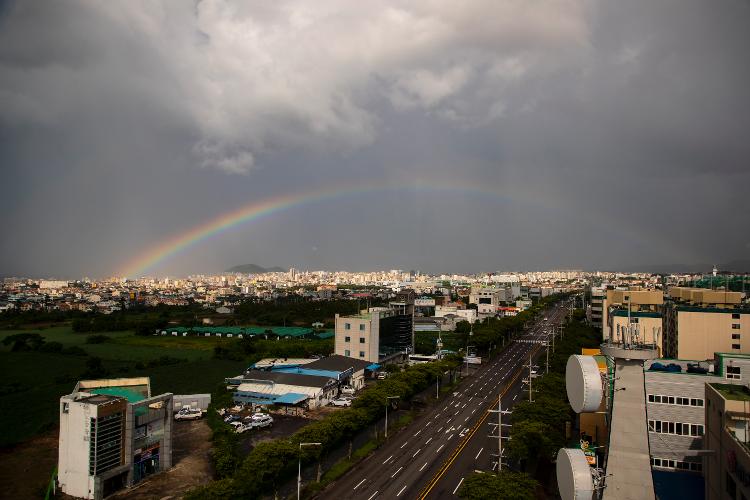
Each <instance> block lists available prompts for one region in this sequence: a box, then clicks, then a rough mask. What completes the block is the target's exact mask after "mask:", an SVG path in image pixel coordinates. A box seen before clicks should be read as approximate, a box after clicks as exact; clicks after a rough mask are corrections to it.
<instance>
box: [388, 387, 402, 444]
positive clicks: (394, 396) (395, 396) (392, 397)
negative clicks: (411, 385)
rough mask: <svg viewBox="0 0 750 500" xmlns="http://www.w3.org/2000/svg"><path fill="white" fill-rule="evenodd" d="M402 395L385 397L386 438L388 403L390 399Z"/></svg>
mask: <svg viewBox="0 0 750 500" xmlns="http://www.w3.org/2000/svg"><path fill="white" fill-rule="evenodd" d="M399 397H400V396H386V397H385V438H386V439H388V406H390V404H389V403H388V400H389V399H398V398H399Z"/></svg>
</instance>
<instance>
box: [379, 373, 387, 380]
mask: <svg viewBox="0 0 750 500" xmlns="http://www.w3.org/2000/svg"><path fill="white" fill-rule="evenodd" d="M387 378H388V372H378V380H385V379H387Z"/></svg>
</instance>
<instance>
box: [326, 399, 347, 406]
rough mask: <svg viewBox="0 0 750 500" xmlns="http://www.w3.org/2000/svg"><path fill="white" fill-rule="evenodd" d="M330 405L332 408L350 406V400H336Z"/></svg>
mask: <svg viewBox="0 0 750 500" xmlns="http://www.w3.org/2000/svg"><path fill="white" fill-rule="evenodd" d="M331 404H332V405H333V406H351V405H352V400H351V399H349V398H336V399H334V400H333V401H331Z"/></svg>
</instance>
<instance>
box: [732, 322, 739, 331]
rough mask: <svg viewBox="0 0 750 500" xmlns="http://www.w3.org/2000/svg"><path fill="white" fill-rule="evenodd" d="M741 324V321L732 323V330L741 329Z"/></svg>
mask: <svg viewBox="0 0 750 500" xmlns="http://www.w3.org/2000/svg"><path fill="white" fill-rule="evenodd" d="M739 329H740V324H739V323H732V330H739Z"/></svg>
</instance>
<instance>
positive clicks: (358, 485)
mask: <svg viewBox="0 0 750 500" xmlns="http://www.w3.org/2000/svg"><path fill="white" fill-rule="evenodd" d="M365 481H367V478H364V479H363V480H362V481H360V482H359V483H357V486H355V487H354V489H355V490H356V489H357V488H359V487H360V486H362V483H364V482H365Z"/></svg>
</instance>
